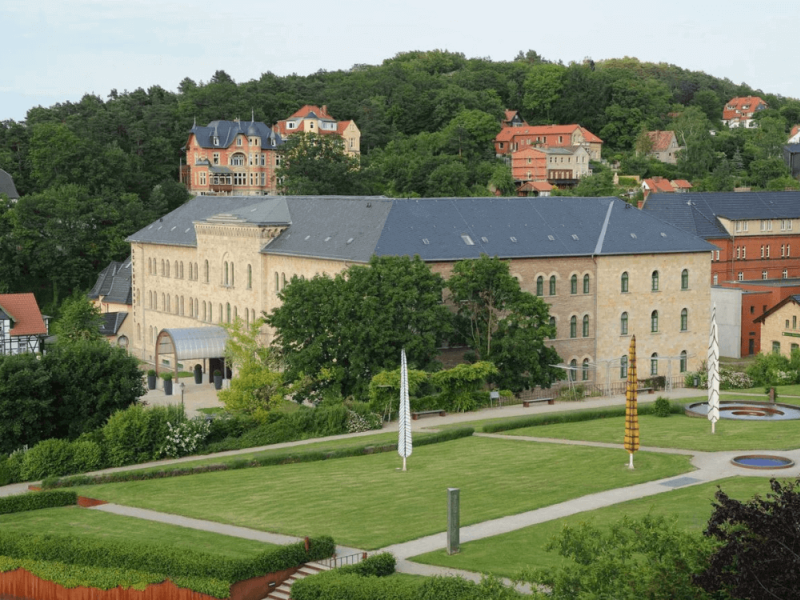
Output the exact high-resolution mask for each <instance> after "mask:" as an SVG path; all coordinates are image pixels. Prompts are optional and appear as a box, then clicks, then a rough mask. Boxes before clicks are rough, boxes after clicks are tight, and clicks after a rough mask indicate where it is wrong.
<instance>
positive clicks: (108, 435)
mask: <svg viewBox="0 0 800 600" xmlns="http://www.w3.org/2000/svg"><path fill="white" fill-rule="evenodd" d="M184 420H185V414H184V412H183V409H182V408H181V406H180V405H170V406H155V407H152V408H148V409H145V408H143V407H141V406H138V405H137V406H131V407H130V408H127V409H125V410H121V411H117V412H116V413H114V414H113V415H111V418H110V419H109V420H108V423H106V425H105V426H104V427H103V438H104V441H105V445H106V453H107V456H108V463H109V464H110V465H111V466H113V467H121V466H123V465H130V464H135V463H140V462H146V461H149V460H153V459H155V458H158V456H159V453H160V451H161V448H162V447H163V445H164V441H165V440H166V439H167V435H168V433H169V429H168V428H167V423H179V422H182V421H184Z"/></svg>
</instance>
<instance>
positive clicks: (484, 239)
mask: <svg viewBox="0 0 800 600" xmlns="http://www.w3.org/2000/svg"><path fill="white" fill-rule="evenodd" d="M481 241H482V242H483V243H484V244H488V243H489V238H487V237H481Z"/></svg>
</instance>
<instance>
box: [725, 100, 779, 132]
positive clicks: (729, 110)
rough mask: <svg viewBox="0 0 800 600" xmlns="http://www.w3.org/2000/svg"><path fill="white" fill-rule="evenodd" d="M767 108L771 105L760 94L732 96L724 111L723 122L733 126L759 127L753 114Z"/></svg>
mask: <svg viewBox="0 0 800 600" xmlns="http://www.w3.org/2000/svg"><path fill="white" fill-rule="evenodd" d="M765 108H769V105H768V104H767V103H766V102H764V101H763V100H762V99H761V98H759V97H758V96H744V97H743V98H732V99H731V100H730V102H728V103H727V104H726V105H725V108H724V109H723V111H722V122H723V123H724V124H725V125H727V126H728V127H731V128H733V127H745V128H752V127H758V123H757V122H756V121H755V120H754V119H753V115H755V114H756V113H757V112H759V111H761V110H764V109H765Z"/></svg>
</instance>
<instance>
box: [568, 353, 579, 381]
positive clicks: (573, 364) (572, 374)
mask: <svg viewBox="0 0 800 600" xmlns="http://www.w3.org/2000/svg"><path fill="white" fill-rule="evenodd" d="M569 366H570V370H569V380H570V381H575V378H576V377H577V373H578V361H577V360H575V359H574V358H573V359H572V360H571V361H569Z"/></svg>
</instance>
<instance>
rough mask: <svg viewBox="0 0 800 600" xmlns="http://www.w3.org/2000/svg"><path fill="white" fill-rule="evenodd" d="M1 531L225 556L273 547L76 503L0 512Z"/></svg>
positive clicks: (249, 553) (245, 553) (247, 553)
mask: <svg viewBox="0 0 800 600" xmlns="http://www.w3.org/2000/svg"><path fill="white" fill-rule="evenodd" d="M0 528H1V529H2V530H3V531H16V532H20V533H27V534H30V535H39V534H48V533H52V534H57V535H68V536H74V537H90V538H93V539H104V540H111V541H120V542H137V543H144V544H161V545H167V546H173V547H175V548H182V549H186V550H195V551H198V552H207V553H209V554H214V555H219V556H220V557H225V558H249V557H252V556H254V555H256V554H258V553H259V552H264V551H265V550H269V549H271V548H274V547H275V546H274V545H273V544H265V543H262V542H256V541H253V540H245V539H242V538H237V537H231V536H227V535H221V534H218V533H209V532H206V531H198V530H196V529H188V528H186V527H178V526H177V525H167V524H164V523H156V522H154V521H145V520H142V519H136V518H134V517H124V516H120V515H114V514H110V513H104V512H100V511H97V510H88V509H85V508H79V507H77V506H65V507H63V508H46V509H42V510H31V511H28V512H21V513H13V514H9V515H0Z"/></svg>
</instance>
